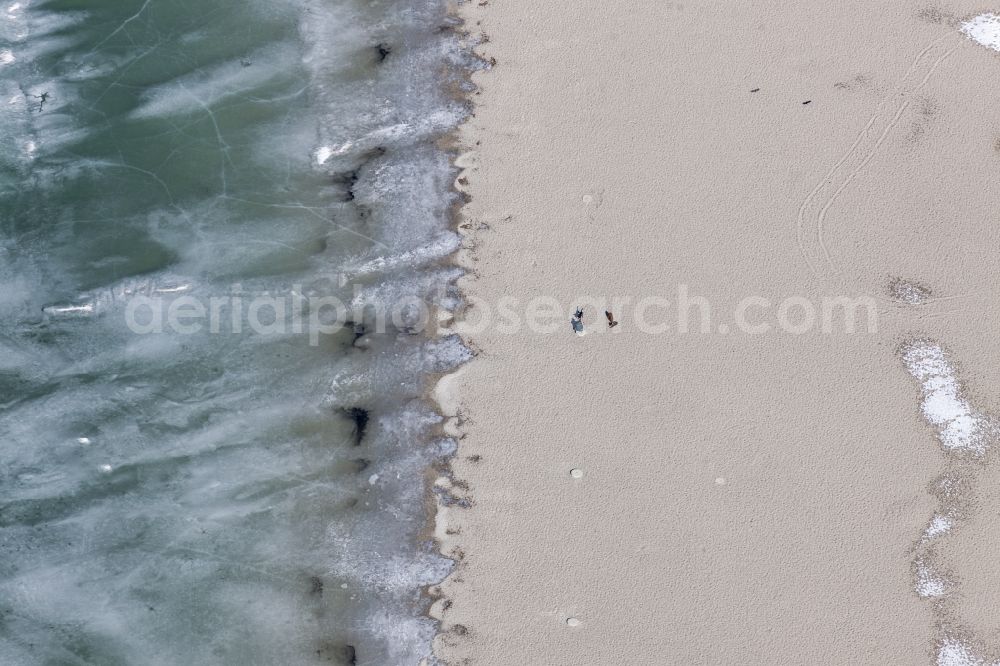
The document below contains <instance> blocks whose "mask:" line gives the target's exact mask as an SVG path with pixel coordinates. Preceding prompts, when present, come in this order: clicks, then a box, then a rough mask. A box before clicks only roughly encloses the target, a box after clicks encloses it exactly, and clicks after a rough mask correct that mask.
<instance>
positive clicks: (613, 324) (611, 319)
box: [604, 310, 618, 328]
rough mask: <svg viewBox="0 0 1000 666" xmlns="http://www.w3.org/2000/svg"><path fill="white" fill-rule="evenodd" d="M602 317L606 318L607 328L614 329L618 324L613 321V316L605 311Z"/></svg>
mask: <svg viewBox="0 0 1000 666" xmlns="http://www.w3.org/2000/svg"><path fill="white" fill-rule="evenodd" d="M604 316H605V317H607V318H608V328H614V327H615V326H617V325H618V322H616V321H615V316H614V315H613V314H611V313H610V312H608V311H607V310H605V311H604Z"/></svg>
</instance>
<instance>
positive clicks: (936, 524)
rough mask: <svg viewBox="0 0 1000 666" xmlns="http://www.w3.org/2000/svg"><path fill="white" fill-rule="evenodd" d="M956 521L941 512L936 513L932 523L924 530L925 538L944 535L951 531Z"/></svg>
mask: <svg viewBox="0 0 1000 666" xmlns="http://www.w3.org/2000/svg"><path fill="white" fill-rule="evenodd" d="M953 524H954V523H953V522H952V520H951V518H950V517H949V516H944V515H942V514H940V513H938V514H935V515H934V517H933V518H931V523H930V525H928V526H927V529H926V530H924V538H925V539H936V538H937V537H939V536H944V535H945V534H947V533H948V532H950V531H951V527H952V525H953Z"/></svg>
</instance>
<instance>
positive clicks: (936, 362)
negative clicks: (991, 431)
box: [903, 340, 988, 454]
mask: <svg viewBox="0 0 1000 666" xmlns="http://www.w3.org/2000/svg"><path fill="white" fill-rule="evenodd" d="M903 361H904V362H905V363H906V369H907V370H909V371H910V374H911V375H913V377H914V378H916V379H917V381H919V382H920V388H921V392H922V393H923V400H922V401H921V405H920V408H921V411H922V412H923V415H924V418H925V419H927V421H928V422H929V423H930V424H931V425H933V426H935V427H936V428H937V429H938V439H939V440H940V441H941V444H942V445H943V446H944V447H945V448H946V449H953V450H954V449H964V450H966V451H970V452H972V453H975V454H982V453H984V452H985V451H986V431H987V425H988V424H987V420H986V419H985V418H984V417H983V415H981V414H979V413H977V412H976V411H975V410H974V409H973V408H972V406H971V405H969V403H968V402H967V401H966V400H965V398H963V397H962V395H961V390H960V387H959V383H958V379H957V378H956V376H955V369H954V367H952V365H951V363H950V362H949V361H948V358H947V356H946V355H945V353H944V350H943V349H941V346H940V345H938V344H936V343H934V342H931V341H929V340H916V341H914V342H911V343H910V344H909V345H907V346H906V347H905V348H904V349H903Z"/></svg>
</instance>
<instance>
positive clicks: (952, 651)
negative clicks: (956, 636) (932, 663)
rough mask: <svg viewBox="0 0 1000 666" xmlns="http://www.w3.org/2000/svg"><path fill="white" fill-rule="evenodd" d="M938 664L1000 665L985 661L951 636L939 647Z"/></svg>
mask: <svg viewBox="0 0 1000 666" xmlns="http://www.w3.org/2000/svg"><path fill="white" fill-rule="evenodd" d="M937 666H998V664H997V662H989V663H988V662H986V661H983V660H982V659H980V658H979V657H977V656H976V655H975V654H974V653H973V652H972V650H970V649H969V648H968V647H966V646H965V645H962V644H961V643H959V642H958V641H956V640H952V639H950V638H949V639H947V640H945V641H944V642H943V643H942V644H941V647H940V648H938V658H937Z"/></svg>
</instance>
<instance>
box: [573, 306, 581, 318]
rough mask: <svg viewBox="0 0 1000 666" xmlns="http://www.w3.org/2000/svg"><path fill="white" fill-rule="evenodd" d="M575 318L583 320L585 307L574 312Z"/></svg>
mask: <svg viewBox="0 0 1000 666" xmlns="http://www.w3.org/2000/svg"><path fill="white" fill-rule="evenodd" d="M573 318H574V319H579V320H580V321H583V308H577V309H576V312H575V313H574V314H573Z"/></svg>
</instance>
